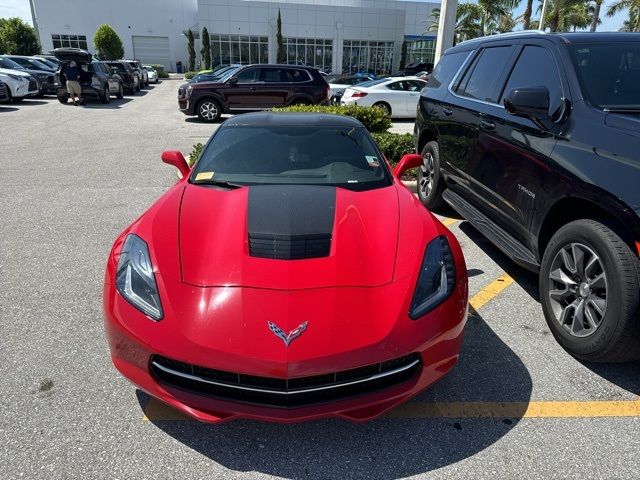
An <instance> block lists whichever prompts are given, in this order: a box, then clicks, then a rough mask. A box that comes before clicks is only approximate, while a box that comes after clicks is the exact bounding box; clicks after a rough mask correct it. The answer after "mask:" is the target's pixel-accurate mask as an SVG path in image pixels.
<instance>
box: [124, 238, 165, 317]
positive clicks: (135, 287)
mask: <svg viewBox="0 0 640 480" xmlns="http://www.w3.org/2000/svg"><path fill="white" fill-rule="evenodd" d="M116 288H117V289H118V291H119V292H120V293H121V294H122V296H123V297H124V298H125V299H127V300H128V301H129V303H131V304H132V305H133V306H134V307H136V308H137V309H138V310H140V311H141V312H142V313H145V314H147V315H149V316H150V317H151V318H153V319H154V320H160V319H162V305H161V304H160V295H158V287H157V285H156V279H155V276H154V275H153V265H152V264H151V257H150V256H149V249H148V248H147V244H146V243H145V241H144V240H142V239H141V238H140V237H138V236H137V235H134V234H129V235H127V238H126V239H125V241H124V245H123V246H122V251H121V252H120V259H119V260H118V270H117V272H116Z"/></svg>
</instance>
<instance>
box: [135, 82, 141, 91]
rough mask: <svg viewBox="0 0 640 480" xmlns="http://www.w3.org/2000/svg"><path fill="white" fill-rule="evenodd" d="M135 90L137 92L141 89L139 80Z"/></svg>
mask: <svg viewBox="0 0 640 480" xmlns="http://www.w3.org/2000/svg"><path fill="white" fill-rule="evenodd" d="M136 90H137V91H138V92H139V91H141V90H142V87H141V86H140V80H138V86H137V87H136Z"/></svg>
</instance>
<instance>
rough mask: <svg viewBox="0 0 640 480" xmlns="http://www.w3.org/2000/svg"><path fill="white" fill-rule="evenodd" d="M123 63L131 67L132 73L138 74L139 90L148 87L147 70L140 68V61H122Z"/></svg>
mask: <svg viewBox="0 0 640 480" xmlns="http://www.w3.org/2000/svg"><path fill="white" fill-rule="evenodd" d="M122 61H123V62H127V63H128V64H129V65H131V68H133V71H134V72H137V73H138V78H139V80H138V82H139V84H140V88H144V87H145V86H147V85H149V74H148V73H147V70H146V69H145V68H144V67H143V66H142V62H141V61H140V60H122Z"/></svg>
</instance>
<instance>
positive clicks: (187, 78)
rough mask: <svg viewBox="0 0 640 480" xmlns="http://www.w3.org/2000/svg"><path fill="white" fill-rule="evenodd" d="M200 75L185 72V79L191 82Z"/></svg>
mask: <svg viewBox="0 0 640 480" xmlns="http://www.w3.org/2000/svg"><path fill="white" fill-rule="evenodd" d="M197 74H198V72H185V73H184V79H185V80H190V79H192V78H193V77H195V76H196V75H197Z"/></svg>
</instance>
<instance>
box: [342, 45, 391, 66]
mask: <svg viewBox="0 0 640 480" xmlns="http://www.w3.org/2000/svg"><path fill="white" fill-rule="evenodd" d="M392 65H393V42H371V41H369V40H345V41H344V42H343V44H342V73H345V74H346V73H358V72H362V73H364V72H369V73H373V74H375V75H386V74H388V73H391V67H392Z"/></svg>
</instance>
